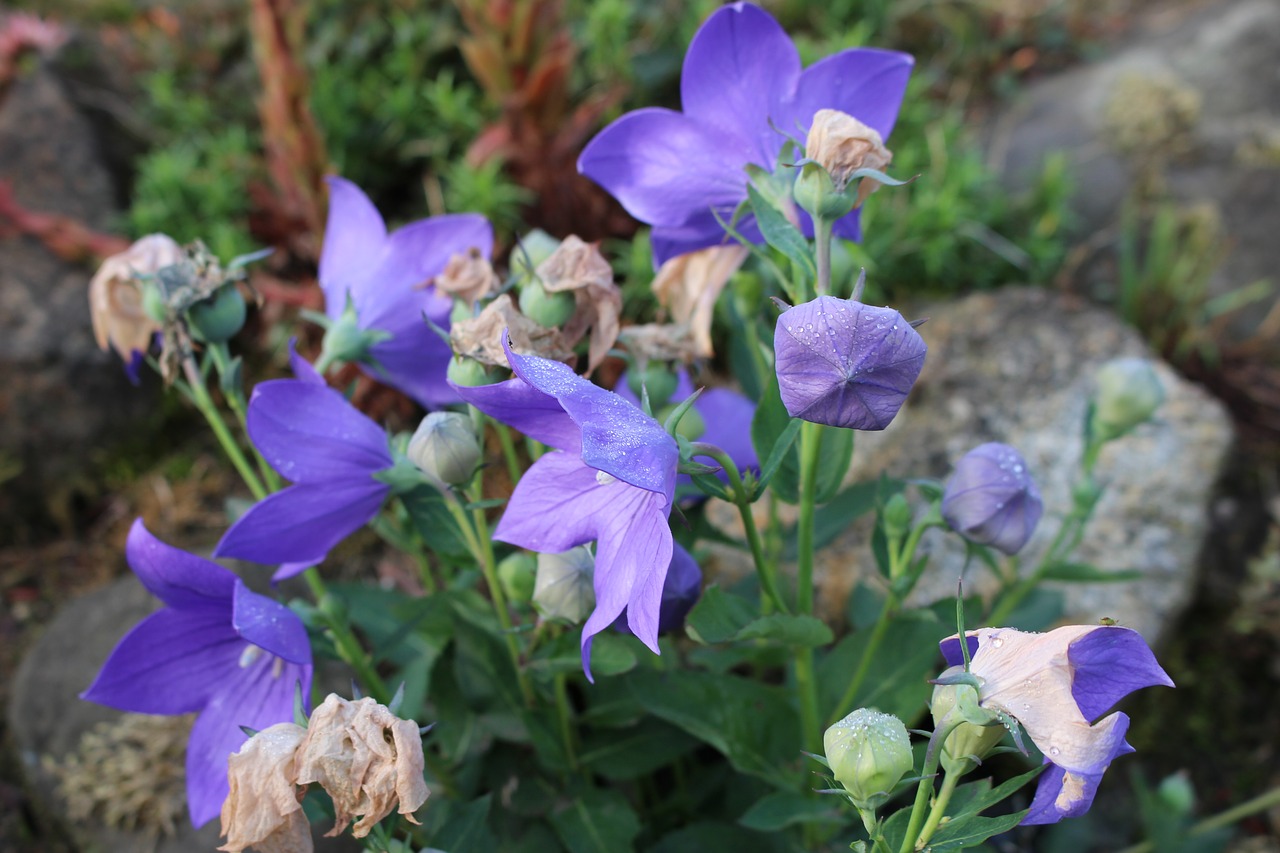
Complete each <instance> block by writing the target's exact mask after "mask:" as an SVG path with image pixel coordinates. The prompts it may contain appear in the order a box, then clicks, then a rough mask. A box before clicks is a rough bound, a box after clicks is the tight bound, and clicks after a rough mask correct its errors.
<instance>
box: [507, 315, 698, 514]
mask: <svg viewBox="0 0 1280 853" xmlns="http://www.w3.org/2000/svg"><path fill="white" fill-rule="evenodd" d="M502 345H503V348H504V349H506V352H507V360H508V361H510V362H511V367H512V369H513V370H515V372H516V375H517V376H519V377H520V378H521V379H523V380H524V381H525V382H528V383H529V384H530V385H532V386H533V387H535V388H537V389H538V390H539V391H541V392H543V393H544V394H550V395H551V396H553V397H555V398H556V399H557V400H559V401H560V405H561V406H563V407H564V410H565V411H566V412H567V413H568V414H569V417H571V418H573V422H574V423H576V424H577V425H578V427H579V428H580V429H581V430H582V461H583V462H585V463H586V464H587V465H590V466H591V467H592V468H596V469H598V470H600V471H605V472H607V473H609V474H612V475H613V476H615V477H617V478H618V479H619V480H623V481H625V482H627V483H630V484H631V485H633V486H638V487H639V488H642V489H648V490H649V491H651V492H658V493H660V494H662V495H663V496H664V497H665V498H666V501H667V503H668V504H669V503H670V502H671V497H672V495H673V493H674V492H675V481H676V463H677V461H679V456H680V452H679V449H678V448H677V447H676V443H675V439H673V438H672V437H671V436H669V435H667V433H666V430H664V429H663V428H662V425H661V424H659V423H658V422H657V421H655V420H654V419H653V418H651V417H649V416H648V415H646V414H645V413H644V412H642V411H640V410H639V409H637V408H636V407H635V406H633V405H631V404H630V403H628V402H627V401H626V400H623V399H622V398H621V397H619V396H618V395H617V394H614V393H613V392H612V391H606V390H604V389H603V388H601V387H599V386H597V385H593V384H591V382H589V381H588V380H586V379H583V378H582V377H581V376H579V375H578V374H576V373H574V372H573V370H572V369H571V368H570V367H569V366H568V365H565V364H561V363H560V362H558V361H551V360H549V359H545V358H538V357H537V356H523V355H517V354H516V353H514V352H512V351H511V348H510V346H509V345H508V343H507V341H505V340H504V341H503V342H502Z"/></svg>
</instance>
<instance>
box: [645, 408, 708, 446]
mask: <svg viewBox="0 0 1280 853" xmlns="http://www.w3.org/2000/svg"><path fill="white" fill-rule="evenodd" d="M679 406H680V404H679V403H669V404H667V405H665V406H663V407H662V408H661V409H658V410H657V411H655V412H654V413H653V419H654V420H655V421H657V422H658V423H660V424H665V423H666V422H667V418H669V417H671V415H672V414H674V413H675V410H676V409H677V408H679ZM706 432H707V422H706V421H705V420H703V419H702V415H700V414H699V413H698V407H697V406H690V407H689V408H687V409H685V412H684V414H683V415H681V416H680V423H678V424H676V432H675V434H676V435H682V436H684V437H685V438H687V439H688V440H689V441H697V440H698V439H700V438H702V436H704V435H705V434H706Z"/></svg>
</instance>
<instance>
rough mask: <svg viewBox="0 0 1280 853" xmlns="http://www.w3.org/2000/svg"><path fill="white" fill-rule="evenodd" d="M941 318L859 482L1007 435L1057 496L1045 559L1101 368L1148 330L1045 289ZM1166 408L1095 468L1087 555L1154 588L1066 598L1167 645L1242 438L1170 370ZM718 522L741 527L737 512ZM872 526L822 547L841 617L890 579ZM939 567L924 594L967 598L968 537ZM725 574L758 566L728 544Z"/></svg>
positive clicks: (1135, 346) (724, 513) (1044, 525)
mask: <svg viewBox="0 0 1280 853" xmlns="http://www.w3.org/2000/svg"><path fill="white" fill-rule="evenodd" d="M919 313H920V314H921V315H922V316H928V317H929V318H930V319H929V322H928V323H926V324H925V325H924V326H923V327H921V334H922V335H923V336H924V338H925V340H926V342H927V343H928V344H929V354H928V357H927V358H926V360H925V367H924V371H923V373H922V374H921V376H920V380H919V382H918V383H917V385H916V388H915V391H914V392H913V394H912V397H911V399H910V400H909V402H908V403H907V405H906V407H904V408H903V410H902V411H901V412H900V413H899V415H898V417H897V418H896V419H895V420H894V422H893V423H892V424H891V425H890V427H889V429H887V430H885V431H884V432H881V433H859V434H858V437H857V445H856V449H855V452H854V462H853V468H852V471H851V479H854V480H862V479H868V478H876V477H878V476H879V475H880V474H881V473H885V474H888V475H890V476H894V477H931V478H935V479H938V480H945V478H946V477H947V476H948V474H949V472H950V468H951V465H952V464H953V463H954V462H955V460H957V459H959V458H960V457H961V456H962V455H964V453H965V452H966V451H968V450H970V449H971V448H973V447H975V446H976V445H978V444H981V443H983V442H986V441H1002V442H1005V443H1007V444H1011V445H1013V446H1014V447H1016V448H1018V450H1020V451H1021V452H1022V454H1023V456H1024V457H1025V458H1026V460H1027V463H1028V466H1029V467H1030V469H1031V472H1032V474H1033V476H1034V477H1035V480H1036V482H1037V483H1038V484H1039V486H1040V489H1041V492H1042V494H1043V496H1044V503H1045V515H1044V518H1043V519H1042V521H1041V523H1040V525H1039V527H1038V528H1037V530H1036V533H1035V535H1034V537H1033V538H1032V540H1031V542H1030V543H1029V544H1028V545H1027V547H1026V548H1025V549H1024V550H1023V552H1022V555H1021V556H1022V564H1023V566H1034V565H1035V563H1036V557H1037V555H1039V554H1041V553H1043V551H1044V549H1045V548H1046V547H1047V546H1048V544H1049V542H1050V540H1051V539H1052V538H1053V536H1054V534H1055V533H1056V532H1057V529H1058V525H1059V522H1060V520H1061V518H1062V517H1063V516H1064V515H1065V514H1066V512H1067V511H1068V510H1069V509H1070V506H1071V498H1070V488H1071V484H1072V482H1073V480H1074V477H1075V474H1076V471H1077V470H1078V465H1079V460H1080V454H1081V450H1082V433H1081V428H1082V424H1083V422H1084V415H1085V407H1086V405H1087V401H1088V398H1089V394H1090V393H1091V390H1092V377H1093V374H1094V372H1095V371H1096V370H1097V368H1098V367H1099V366H1101V365H1102V364H1103V363H1104V362H1106V361H1108V360H1110V359H1112V358H1115V357H1119V356H1147V355H1149V353H1148V352H1147V349H1146V347H1145V345H1144V344H1143V343H1142V341H1141V340H1140V339H1139V338H1138V336H1137V333H1135V332H1134V331H1133V330H1131V329H1130V328H1128V327H1127V326H1125V325H1124V324H1123V323H1121V322H1120V321H1119V320H1117V319H1116V318H1115V317H1114V316H1113V315H1111V314H1110V313H1108V312H1106V311H1104V310H1102V309H1099V308H1096V307H1092V306H1089V305H1086V304H1082V303H1079V302H1078V301H1074V300H1071V299H1069V298H1066V297H1063V296H1060V295H1058V294H1055V293H1052V292H1049V291H1044V290H1040V289H1020V288H1013V289H1006V290H1003V291H999V292H996V293H989V294H980V295H976V296H972V297H969V298H967V299H965V300H962V301H960V302H957V303H953V304H946V305H939V306H934V307H932V308H931V309H929V310H924V311H921V312H919ZM1157 369H1158V373H1159V376H1160V379H1161V381H1162V383H1163V384H1164V386H1165V389H1166V393H1167V399H1166V402H1165V404H1164V406H1163V407H1162V409H1161V410H1160V411H1159V413H1158V414H1157V416H1156V418H1155V419H1154V421H1153V422H1150V423H1148V424H1145V425H1143V426H1141V427H1139V428H1138V429H1137V430H1136V431H1135V432H1134V433H1131V434H1130V435H1128V436H1126V437H1125V438H1122V439H1119V440H1118V441H1116V442H1113V443H1112V444H1111V445H1109V446H1108V447H1107V448H1106V449H1105V450H1104V451H1103V453H1102V456H1101V458H1100V460H1099V463H1098V467H1097V470H1096V475H1097V478H1098V479H1099V481H1100V482H1101V483H1103V484H1104V485H1105V486H1106V487H1107V490H1106V494H1105V496H1104V497H1103V498H1102V500H1101V502H1100V504H1099V506H1098V511H1097V514H1096V516H1095V518H1094V521H1093V523H1092V524H1091V525H1090V527H1089V528H1088V531H1087V535H1086V538H1085V542H1084V543H1083V545H1082V546H1081V547H1080V548H1079V549H1078V550H1077V552H1076V554H1075V557H1077V558H1078V559H1079V560H1080V561H1084V562H1089V563H1093V564H1094V565H1097V566H1098V567H1099V568H1102V569H1105V570H1122V569H1138V570H1140V571H1141V572H1142V573H1143V579H1142V580H1140V581H1135V582H1129V583H1115V584H1087V585H1080V584H1073V585H1062V584H1054V585H1052V586H1056V587H1058V588H1060V589H1062V590H1063V591H1064V593H1065V594H1066V606H1067V615H1066V618H1067V619H1068V620H1069V621H1072V622H1078V623H1093V622H1097V621H1098V620H1099V619H1100V618H1102V617H1110V618H1114V619H1117V620H1119V621H1120V622H1121V623H1122V624H1124V625H1127V626H1129V627H1132V628H1134V629H1136V630H1138V631H1140V632H1142V633H1143V634H1144V635H1145V636H1146V637H1147V638H1148V639H1149V640H1151V641H1152V642H1158V639H1159V637H1160V635H1161V632H1162V631H1163V630H1164V629H1165V628H1167V627H1168V626H1169V625H1170V624H1171V622H1172V620H1173V618H1174V617H1176V616H1177V615H1178V613H1179V611H1180V610H1181V609H1182V607H1183V606H1184V605H1185V604H1186V603H1187V600H1188V598H1189V596H1190V595H1191V592H1192V590H1193V587H1194V580H1195V570H1196V567H1197V564H1198V558H1199V554H1200V549H1201V547H1202V545H1203V543H1204V539H1205V536H1206V534H1207V532H1208V529H1209V504H1210V501H1211V498H1212V495H1213V489H1214V486H1215V483H1216V481H1217V479H1218V477H1219V474H1220V473H1221V471H1222V468H1223V466H1224V464H1225V460H1226V455H1227V452H1228V450H1229V447H1230V444H1231V440H1232V430H1231V425H1230V422H1229V419H1228V417H1227V415H1226V412H1225V410H1224V409H1223V407H1222V406H1221V404H1219V403H1218V402H1217V401H1215V400H1214V399H1213V398H1211V397H1210V396H1209V395H1208V394H1207V393H1206V392H1205V391H1203V390H1202V389H1201V388H1199V387H1198V386H1195V385H1193V384H1191V383H1189V382H1187V381H1186V380H1183V379H1181V378H1180V377H1178V376H1177V374H1175V373H1174V372H1173V371H1172V370H1171V369H1170V368H1169V367H1168V366H1166V365H1165V364H1163V363H1158V364H1157ZM712 512H713V515H714V517H715V518H716V519H717V520H718V521H719V522H720V523H722V524H724V525H725V526H726V527H730V528H731V527H732V526H733V522H734V520H736V513H735V512H734V511H733V510H732V508H730V507H728V506H727V505H721V506H719V507H715V508H712ZM870 527H871V519H870V518H869V517H864V518H862V519H860V520H859V521H858V522H857V523H856V524H854V525H853V526H852V527H851V528H850V529H849V530H848V531H847V532H845V533H844V534H842V535H841V536H840V537H839V538H837V539H836V540H835V541H834V542H833V543H832V544H831V545H830V546H829V547H828V548H827V549H825V550H823V551H821V552H819V554H818V558H817V562H816V566H815V582H816V585H817V589H818V601H819V609H820V610H821V611H822V613H823V615H824V616H825V617H826V618H828V619H839V618H840V617H841V614H842V613H843V610H844V606H845V601H846V599H847V597H848V594H849V591H850V590H851V589H852V588H853V586H854V585H855V584H856V583H857V582H858V581H859V580H860V579H863V578H866V577H870V576H872V575H876V570H875V567H874V562H873V559H872V556H871V552H870V549H869V547H868V545H867V540H868V536H869V533H870ZM921 547H922V549H923V551H924V552H928V553H929V555H930V566H929V568H928V569H927V570H926V571H925V574H924V576H923V577H922V578H921V582H920V584H919V586H918V587H917V591H916V598H915V600H916V601H920V602H924V601H934V600H938V599H942V598H946V597H949V596H953V595H954V594H955V589H956V581H957V579H958V577H959V575H960V571H961V568H962V567H963V565H964V546H963V542H962V540H961V539H960V537H959V536H957V535H955V534H952V533H950V532H944V531H941V530H934V531H931V532H930V533H929V534H927V535H926V536H925V538H924V540H923V542H922V545H921ZM709 568H710V569H711V571H713V572H714V571H718V572H728V573H730V574H741V573H743V572H746V571H750V562H749V558H745V559H744V557H743V555H742V552H736V551H730V550H728V549H717V550H716V551H715V564H714V566H711V567H709ZM990 588H991V576H990V574H989V573H988V572H986V571H985V570H984V569H982V568H981V567H978V566H974V567H972V568H971V569H970V571H969V572H968V575H967V576H966V590H968V591H986V590H989V589H990Z"/></svg>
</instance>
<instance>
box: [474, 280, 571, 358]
mask: <svg viewBox="0 0 1280 853" xmlns="http://www.w3.org/2000/svg"><path fill="white" fill-rule="evenodd" d="M503 329H506V330H507V331H508V333H509V334H510V335H511V345H512V346H514V347H515V348H516V349H518V350H520V352H524V353H534V354H536V355H540V356H542V357H543V358H550V359H554V360H555V361H566V360H568V359H569V358H571V357H572V356H573V349H572V348H571V347H569V346H567V345H566V344H565V341H564V338H563V337H562V336H561V334H560V331H559V330H558V329H548V328H546V327H544V326H539V325H538V324H537V323H535V322H534V321H532V320H530V319H529V318H528V317H526V316H525V315H523V314H521V313H520V310H519V309H518V308H516V306H515V303H514V302H512V301H511V297H510V296H508V295H507V294H505V293H504V294H502V295H501V296H499V297H498V298H497V299H495V300H493V301H492V302H490V303H489V304H488V305H486V306H485V308H484V310H483V311H481V312H480V314H479V315H478V316H476V317H473V318H472V319H470V320H458V321H456V322H455V323H454V324H453V325H452V326H451V327H450V328H449V343H450V344H452V346H453V351H454V352H455V353H457V354H458V355H460V356H462V357H463V358H470V359H474V360H475V361H478V362H480V363H481V364H490V365H494V366H495V367H506V366H507V354H506V353H505V352H503V350H502V330H503Z"/></svg>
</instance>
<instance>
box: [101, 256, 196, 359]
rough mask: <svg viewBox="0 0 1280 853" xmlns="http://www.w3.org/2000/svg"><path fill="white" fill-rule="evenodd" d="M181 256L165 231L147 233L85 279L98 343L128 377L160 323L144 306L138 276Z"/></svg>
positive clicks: (168, 263)
mask: <svg viewBox="0 0 1280 853" xmlns="http://www.w3.org/2000/svg"><path fill="white" fill-rule="evenodd" d="M184 257H185V254H184V253H183V251H182V247H181V246H179V245H178V243H177V242H176V241H175V240H174V239H173V238H172V237H169V236H168V235H166V234H149V235H147V236H146V237H143V238H142V239H141V240H138V241H137V242H136V243H134V244H133V245H132V246H130V247H129V248H128V249H126V250H125V251H123V252H121V253H120V254H118V255H112V256H111V257H109V258H107V259H106V260H105V261H103V262H102V266H100V267H99V268H98V271H97V272H96V273H94V276H93V279H92V280H91V281H90V282H89V313H90V315H91V317H92V318H93V336H94V339H95V340H97V342H98V347H99V348H101V349H104V350H105V349H106V348H107V347H108V346H110V347H112V348H113V349H115V351H116V353H117V354H119V356H120V358H121V359H123V361H124V363H125V369H126V370H128V371H129V375H130V377H132V378H133V379H134V380H135V381H136V379H137V370H138V364H139V362H140V361H141V359H142V356H143V355H145V354H146V352H147V350H148V348H150V346H151V341H152V338H154V337H155V334H156V332H159V331H160V329H161V324H160V322H159V321H158V320H157V319H156V318H154V317H152V316H151V315H150V314H148V313H147V311H146V309H145V307H144V306H143V298H142V284H143V279H145V278H146V277H148V276H153V275H155V273H156V272H157V271H158V270H160V269H163V268H164V267H168V266H172V265H174V264H176V263H178V262H179V261H181V260H182V259H183V258H184Z"/></svg>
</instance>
